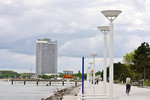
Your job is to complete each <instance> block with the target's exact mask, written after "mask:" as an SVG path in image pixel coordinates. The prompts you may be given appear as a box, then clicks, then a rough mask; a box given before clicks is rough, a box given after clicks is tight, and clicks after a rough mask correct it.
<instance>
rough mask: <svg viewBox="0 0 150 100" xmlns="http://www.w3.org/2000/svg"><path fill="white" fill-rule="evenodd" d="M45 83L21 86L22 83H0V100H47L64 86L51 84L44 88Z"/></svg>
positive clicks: (29, 83)
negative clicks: (44, 99) (46, 99)
mask: <svg viewBox="0 0 150 100" xmlns="http://www.w3.org/2000/svg"><path fill="white" fill-rule="evenodd" d="M46 84H48V82H47V83H46V82H45V83H43V82H41V83H39V85H36V83H35V82H27V83H26V85H23V82H17V83H14V85H11V82H3V81H0V100H41V98H47V97H49V96H50V95H51V94H53V93H54V91H56V90H57V89H63V88H65V87H66V86H62V84H56V83H55V84H52V85H51V86H46Z"/></svg>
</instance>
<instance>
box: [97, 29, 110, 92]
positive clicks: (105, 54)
mask: <svg viewBox="0 0 150 100" xmlns="http://www.w3.org/2000/svg"><path fill="white" fill-rule="evenodd" d="M97 28H98V29H99V30H100V31H101V32H102V33H103V34H104V72H103V81H104V84H103V92H104V94H106V84H107V82H106V78H107V69H106V66H107V33H108V32H109V26H98V27H97Z"/></svg>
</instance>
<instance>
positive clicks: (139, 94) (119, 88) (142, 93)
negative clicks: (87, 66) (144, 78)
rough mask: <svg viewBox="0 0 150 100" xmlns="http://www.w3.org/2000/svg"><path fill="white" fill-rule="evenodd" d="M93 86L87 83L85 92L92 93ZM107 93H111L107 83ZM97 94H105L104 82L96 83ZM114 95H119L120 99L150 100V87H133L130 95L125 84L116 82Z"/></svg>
mask: <svg viewBox="0 0 150 100" xmlns="http://www.w3.org/2000/svg"><path fill="white" fill-rule="evenodd" d="M92 92H93V91H92V88H91V89H90V87H87V85H85V94H91V93H92ZM107 93H109V84H108V83H107ZM95 94H103V82H99V84H98V85H95ZM114 95H117V96H119V100H150V89H148V88H138V87H136V86H132V87H131V92H130V95H129V96H128V95H127V94H126V93H125V85H120V84H114Z"/></svg>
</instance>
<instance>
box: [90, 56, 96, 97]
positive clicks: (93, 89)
mask: <svg viewBox="0 0 150 100" xmlns="http://www.w3.org/2000/svg"><path fill="white" fill-rule="evenodd" d="M91 56H93V94H95V57H96V56H97V54H91Z"/></svg>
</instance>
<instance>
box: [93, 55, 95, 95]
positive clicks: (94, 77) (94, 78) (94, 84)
mask: <svg viewBox="0 0 150 100" xmlns="http://www.w3.org/2000/svg"><path fill="white" fill-rule="evenodd" d="M93 86H94V87H93V94H95V57H93Z"/></svg>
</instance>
